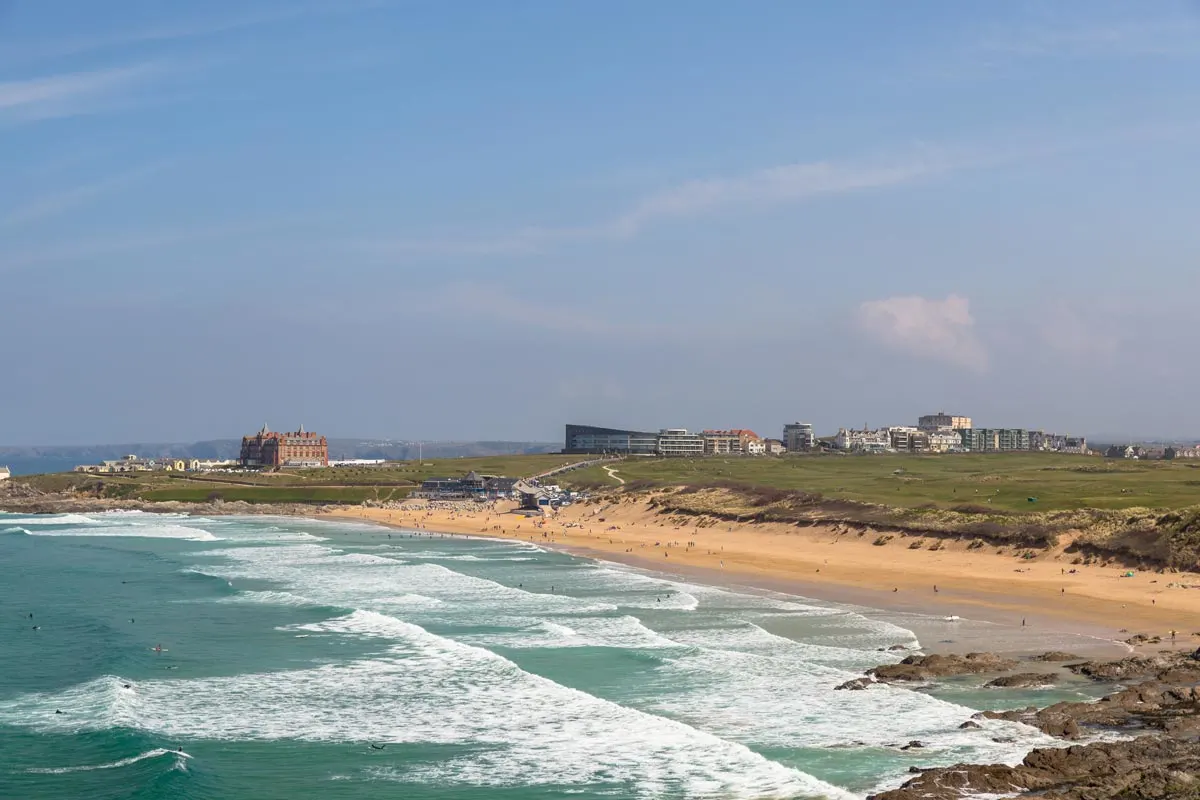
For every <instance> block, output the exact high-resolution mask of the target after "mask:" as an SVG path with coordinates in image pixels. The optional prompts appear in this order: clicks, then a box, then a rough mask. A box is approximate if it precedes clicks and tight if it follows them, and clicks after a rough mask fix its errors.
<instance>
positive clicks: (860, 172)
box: [366, 153, 976, 256]
mask: <svg viewBox="0 0 1200 800" xmlns="http://www.w3.org/2000/svg"><path fill="white" fill-rule="evenodd" d="M974 163H976V162H975V161H973V160H972V159H965V158H961V157H950V156H948V155H945V154H937V153H929V154H926V155H922V156H917V157H912V158H908V159H905V160H900V161H894V162H884V163H874V164H870V163H845V164H839V163H835V162H829V161H815V162H806V163H796V164H784V165H781V166H776V167H769V168H766V169H760V170H755V171H753V172H748V173H744V174H741V175H733V176H729V177H724V178H711V179H705V180H694V181H688V182H686V183H683V184H680V185H678V186H674V187H670V188H667V189H664V190H661V191H658V192H654V193H652V194H649V195H647V196H645V197H643V198H641V199H639V200H637V201H635V202H634V203H633V204H631V205H630V206H629V207H628V208H627V209H626V210H624V211H622V212H620V213H618V214H617V215H615V216H613V217H612V218H610V219H607V220H603V221H600V222H597V223H591V224H585V225H580V226H575V227H526V228H521V229H518V230H515V231H512V232H508V233H504V234H500V235H497V236H491V237H483V238H442V239H406V240H399V241H397V240H392V241H377V242H371V243H367V245H366V247H367V248H368V249H370V250H373V251H375V252H377V253H380V254H385V255H461V256H494V255H512V254H526V253H535V252H539V251H542V250H545V249H547V248H549V247H550V246H552V245H555V244H559V243H564V242H572V241H596V240H622V239H629V238H632V237H634V236H636V235H637V234H639V233H641V232H642V231H644V230H646V229H647V228H649V227H651V226H653V225H656V224H660V223H666V222H669V221H671V220H684V219H691V218H697V217H704V216H708V215H712V214H717V213H720V212H723V211H730V210H733V209H762V208H766V207H771V206H777V205H780V204H783V203H794V202H800V201H804V200H809V199H813V198H816V197H821V196H834V195H842V194H849V193H852V192H860V191H869V190H873V189H886V188H889V187H893V186H899V185H903V184H907V183H913V182H916V181H919V180H923V179H926V178H930V177H933V176H935V175H938V174H942V173H946V172H950V171H953V170H955V169H961V168H965V167H967V166H972V165H973V164H974Z"/></svg>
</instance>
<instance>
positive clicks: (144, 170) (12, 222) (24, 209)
mask: <svg viewBox="0 0 1200 800" xmlns="http://www.w3.org/2000/svg"><path fill="white" fill-rule="evenodd" d="M159 168H160V167H159V166H148V167H140V168H138V169H134V170H129V171H127V172H123V173H121V174H120V175H116V176H114V177H111V178H107V179H105V180H102V181H95V182H93V183H86V184H81V185H79V186H74V187H71V188H70V189H64V190H62V191H60V192H54V193H51V194H45V195H42V196H41V197H36V198H34V199H32V200H30V201H28V202H27V203H25V204H23V205H20V206H18V207H17V208H14V209H12V210H11V211H9V212H8V213H7V214H5V215H3V216H0V226H3V227H6V228H14V227H21V226H24V225H30V224H33V223H35V222H41V221H42V220H45V219H48V218H50V217H56V216H58V215H59V214H65V213H67V212H68V211H71V210H73V209H75V208H79V207H80V206H84V205H86V204H88V203H91V202H93V201H94V200H96V199H97V198H99V197H102V196H104V195H106V194H109V193H110V192H115V191H119V190H120V189H123V188H125V187H126V186H129V185H131V184H133V183H136V182H137V181H139V180H141V179H142V178H144V177H146V176H148V175H150V174H152V173H153V172H155V171H157V170H158V169H159Z"/></svg>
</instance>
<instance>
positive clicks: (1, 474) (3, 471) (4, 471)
mask: <svg viewBox="0 0 1200 800" xmlns="http://www.w3.org/2000/svg"><path fill="white" fill-rule="evenodd" d="M11 477H12V471H11V470H10V469H9V468H8V467H0V481H6V480H8V479H9V478H11Z"/></svg>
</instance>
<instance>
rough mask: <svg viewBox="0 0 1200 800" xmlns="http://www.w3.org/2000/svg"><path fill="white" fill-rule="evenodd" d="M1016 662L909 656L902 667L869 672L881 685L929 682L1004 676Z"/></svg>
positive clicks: (975, 656) (974, 656)
mask: <svg viewBox="0 0 1200 800" xmlns="http://www.w3.org/2000/svg"><path fill="white" fill-rule="evenodd" d="M1017 663H1018V662H1017V661H1015V660H1013V659H1011V658H1003V657H1001V656H998V655H996V654H995V653H967V654H966V655H965V656H960V655H938V654H934V655H928V656H909V657H908V658H906V659H904V660H903V661H901V662H900V663H899V664H884V665H882V666H878V667H875V668H874V669H871V670H867V674H868V675H874V676H875V677H876V678H878V679H879V680H881V681H905V682H912V681H927V680H930V679H931V678H949V677H951V676H953V675H978V674H980V673H985V672H1005V671H1006V670H1010V669H1012V668H1014V667H1016V666H1017Z"/></svg>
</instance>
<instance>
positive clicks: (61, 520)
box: [0, 514, 100, 525]
mask: <svg viewBox="0 0 1200 800" xmlns="http://www.w3.org/2000/svg"><path fill="white" fill-rule="evenodd" d="M0 522H4V523H6V524H12V525H99V524H100V523H99V522H96V521H95V520H93V519H89V518H87V517H84V516H80V515H79V514H46V515H40V514H39V515H38V516H36V517H19V518H18V517H3V516H0Z"/></svg>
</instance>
